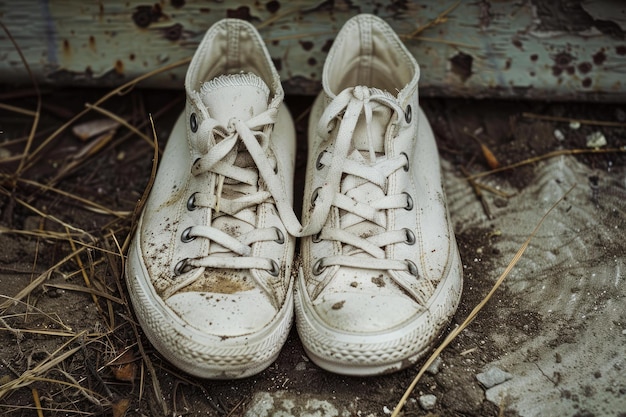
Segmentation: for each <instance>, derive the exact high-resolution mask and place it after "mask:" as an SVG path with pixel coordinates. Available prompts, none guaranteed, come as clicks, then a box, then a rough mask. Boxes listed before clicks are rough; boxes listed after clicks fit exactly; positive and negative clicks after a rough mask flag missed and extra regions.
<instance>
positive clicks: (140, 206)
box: [122, 114, 159, 252]
mask: <svg viewBox="0 0 626 417" xmlns="http://www.w3.org/2000/svg"><path fill="white" fill-rule="evenodd" d="M150 124H151V125H152V135H153V138H154V154H153V157H152V158H153V159H152V172H151V173H150V179H149V180H148V184H147V185H146V189H145V190H144V191H143V194H142V196H141V198H140V199H139V201H138V202H137V205H136V206H135V209H134V210H133V216H132V220H131V226H130V231H129V232H128V235H127V236H126V240H125V241H124V245H123V246H122V252H126V250H127V249H128V245H130V240H131V239H132V237H133V234H134V231H135V228H136V226H137V221H138V219H139V216H140V215H141V211H142V210H143V206H144V205H145V204H146V200H147V199H148V196H149V195H150V190H151V189H152V185H153V184H154V179H155V178H156V173H157V166H158V164H159V141H158V138H157V133H156V129H155V128H154V120H152V114H150Z"/></svg>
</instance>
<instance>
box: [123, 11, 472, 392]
mask: <svg viewBox="0 0 626 417" xmlns="http://www.w3.org/2000/svg"><path fill="white" fill-rule="evenodd" d="M418 78H419V67H418V65H417V62H416V61H415V59H414V58H413V56H412V55H411V54H410V52H409V51H408V50H407V49H406V48H405V46H404V45H403V44H402V42H401V41H400V39H399V38H398V36H397V35H396V34H395V33H394V31H393V30H392V29H391V28H390V27H389V26H388V25H387V23H385V22H384V21H383V20H381V19H379V18H377V17H375V16H372V15H359V16H356V17H353V18H352V19H350V20H349V21H348V22H346V24H345V26H344V27H343V28H342V30H341V31H340V33H339V34H338V36H337V38H336V39H335V41H334V43H333V46H332V48H331V50H330V52H329V54H328V57H327V60H326V63H325V65H324V72H323V92H322V93H321V94H320V95H319V97H318V98H317V100H316V101H315V103H314V105H313V108H312V110H311V115H310V123H309V126H310V127H309V136H308V137H309V139H308V152H309V156H308V165H307V171H306V185H305V190H304V207H303V210H302V212H303V213H302V224H301V223H300V222H299V220H298V218H297V217H296V216H295V214H294V211H293V177H294V160H295V147H296V140H295V132H294V126H293V121H292V118H291V116H290V114H289V112H288V110H287V108H286V107H285V105H284V104H283V90H282V87H281V84H280V79H279V76H278V73H277V71H276V69H275V68H274V65H273V64H272V60H271V58H270V56H269V53H268V51H267V49H266V47H265V45H264V43H263V41H262V39H261V37H260V35H259V34H258V32H257V31H256V29H255V28H254V27H253V26H252V25H250V24H249V23H247V22H244V21H240V20H236V19H225V20H222V21H220V22H218V23H216V24H215V25H213V26H212V27H211V28H210V29H209V30H208V32H207V33H206V36H205V37H204V40H203V41H202V42H201V44H200V45H199V47H198V49H197V52H196V53H195V55H194V57H193V59H192V61H191V64H190V67H189V69H188V72H187V76H186V80H185V89H186V93H187V103H186V108H185V112H184V113H183V114H182V115H181V116H180V118H179V119H178V121H177V123H176V125H175V127H174V129H173V131H172V134H171V136H170V138H169V141H168V143H167V147H166V149H165V152H164V154H163V158H162V160H161V162H160V166H159V170H158V173H157V176H156V179H155V182H154V186H153V188H152V190H151V192H150V196H149V198H148V200H147V201H146V204H145V207H144V211H143V214H142V216H141V218H140V221H139V224H138V228H137V232H136V235H135V236H134V239H133V242H132V245H131V247H130V250H129V254H128V261H127V265H126V276H127V281H128V288H129V292H130V298H131V300H132V303H133V305H134V308H135V311H136V314H137V318H138V320H139V322H140V324H141V326H142V328H143V329H144V331H145V333H146V335H147V336H148V338H149V339H150V341H151V342H152V343H153V345H154V346H155V347H156V348H157V349H158V350H159V351H160V352H161V354H162V355H163V356H165V357H166V358H167V359H168V360H169V361H170V362H172V363H173V364H174V365H176V366H177V367H178V368H180V369H182V370H184V371H186V372H188V373H190V374H193V375H196V376H200V377H204V378H218V379H226V378H243V377H247V376H250V375H253V374H255V373H258V372H260V371H262V370H263V369H265V368H266V367H268V366H269V365H270V364H271V363H272V362H273V361H274V360H276V358H277V356H278V354H279V352H280V349H281V348H282V346H283V344H284V342H285V340H286V339H287V336H288V333H289V331H290V328H291V324H292V321H293V316H294V306H295V316H296V324H297V328H298V333H299V335H300V339H301V341H302V343H303V345H304V348H305V350H306V352H307V354H308V355H309V356H310V358H311V359H312V360H313V362H315V363H316V364H318V365H319V366H320V367H322V368H324V369H327V370H329V371H332V372H337V373H341V374H347V375H374V374H382V373H387V372H392V371H395V370H398V369H401V368H404V367H407V366H409V365H411V364H412V363H414V362H416V361H417V360H418V359H419V358H420V357H421V356H422V355H423V354H424V353H425V352H426V350H427V349H428V348H430V347H431V345H432V344H433V342H434V341H435V340H436V337H437V335H438V334H439V333H440V332H441V330H442V329H443V327H444V326H445V325H446V323H447V321H448V320H449V319H450V317H451V316H452V315H453V314H454V312H455V310H456V307H457V305H458V302H459V298H460V294H461V287H462V268H461V262H460V258H459V254H458V249H457V245H456V241H455V238H454V233H453V230H452V226H451V222H450V219H449V215H448V210H447V207H446V199H445V195H444V192H443V188H442V180H441V172H440V165H439V157H438V154H437V148H436V144H435V140H434V136H433V133H432V130H431V128H430V125H429V123H428V121H427V119H426V118H425V116H424V114H423V112H422V111H421V109H420V107H419V103H418V86H417V84H418ZM295 237H301V246H300V256H299V259H300V260H301V261H300V262H297V261H296V258H294V255H295Z"/></svg>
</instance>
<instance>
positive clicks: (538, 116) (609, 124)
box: [522, 112, 626, 127]
mask: <svg viewBox="0 0 626 417" xmlns="http://www.w3.org/2000/svg"><path fill="white" fill-rule="evenodd" d="M522 117H526V118H528V119H538V120H547V121H551V122H566V123H572V122H578V123H580V124H581V125H594V126H604V127H626V123H620V122H606V121H602V120H590V119H576V118H572V117H560V116H546V115H543V114H536V113H527V112H524V113H522Z"/></svg>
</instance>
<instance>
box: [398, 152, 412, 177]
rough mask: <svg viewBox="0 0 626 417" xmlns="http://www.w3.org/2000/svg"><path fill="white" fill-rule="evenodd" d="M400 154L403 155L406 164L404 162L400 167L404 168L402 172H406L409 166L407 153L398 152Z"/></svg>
mask: <svg viewBox="0 0 626 417" xmlns="http://www.w3.org/2000/svg"><path fill="white" fill-rule="evenodd" d="M400 155H404V157H405V158H406V164H404V166H403V167H402V169H404V172H408V171H409V167H410V162H409V155H407V154H406V152H400Z"/></svg>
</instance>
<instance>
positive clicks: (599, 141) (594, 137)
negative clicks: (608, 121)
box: [587, 132, 607, 148]
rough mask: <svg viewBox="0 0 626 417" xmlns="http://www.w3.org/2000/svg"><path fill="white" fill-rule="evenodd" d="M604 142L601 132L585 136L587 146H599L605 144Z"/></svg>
mask: <svg viewBox="0 0 626 417" xmlns="http://www.w3.org/2000/svg"><path fill="white" fill-rule="evenodd" d="M606 143H607V142H606V138H605V137H604V135H603V134H602V132H593V133H592V134H591V135H589V136H587V147H588V148H600V147H602V146H606Z"/></svg>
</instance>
